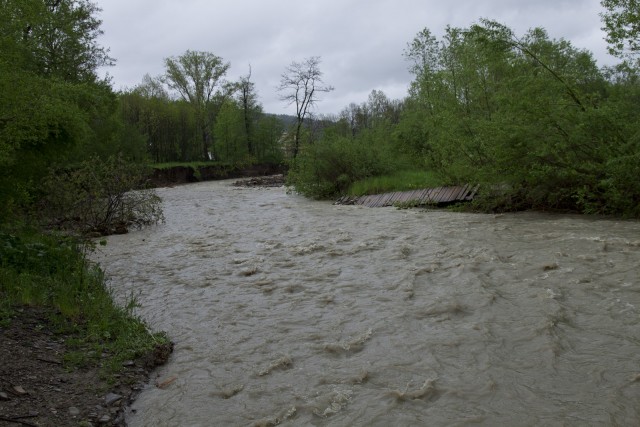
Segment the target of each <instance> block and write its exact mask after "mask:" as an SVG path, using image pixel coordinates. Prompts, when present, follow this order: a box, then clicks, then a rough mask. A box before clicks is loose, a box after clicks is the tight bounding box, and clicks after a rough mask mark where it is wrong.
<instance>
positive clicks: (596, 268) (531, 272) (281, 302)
mask: <svg viewBox="0 0 640 427" xmlns="http://www.w3.org/2000/svg"><path fill="white" fill-rule="evenodd" d="M158 193H159V195H160V196H161V197H162V198H163V206H164V210H165V216H166V223H165V224H162V225H159V226H156V227H151V228H147V229H143V230H140V231H135V232H132V233H130V234H127V235H120V236H111V237H109V238H108V244H107V245H106V246H104V247H99V249H98V251H97V252H96V254H95V259H96V260H97V261H99V262H100V264H101V265H102V267H103V268H104V269H105V270H106V272H107V274H108V275H109V277H110V281H109V284H110V286H111V287H112V289H113V292H114V295H115V297H116V299H117V300H119V301H120V302H122V303H124V302H125V301H127V300H128V299H129V298H130V297H131V296H135V297H136V298H137V300H138V302H139V303H140V307H139V308H138V309H137V311H136V313H137V314H138V315H139V316H140V317H141V318H143V319H144V320H145V321H146V322H147V323H148V324H149V325H150V327H151V328H152V329H153V330H164V331H166V332H167V333H168V335H169V336H170V338H171V339H172V340H173V341H174V342H175V351H174V353H173V355H172V356H171V358H170V360H169V363H168V364H167V365H165V366H163V367H161V368H160V369H159V370H158V371H157V372H156V373H155V375H156V377H154V378H153V383H152V384H150V385H149V387H148V388H146V389H145V390H144V391H143V392H142V393H141V394H140V396H139V397H138V399H137V400H136V401H135V403H134V405H133V410H132V411H131V412H130V414H129V415H128V418H127V422H128V423H129V425H130V426H254V425H255V426H272V425H285V426H422V425H430V426H431V425H433V426H450V425H452V426H463V425H483V426H501V425H504V426H529V425H530V426H574V425H575V426H601V425H619V426H636V425H640V281H639V278H638V276H639V274H638V273H639V272H640V267H639V266H640V223H638V222H632V221H622V220H603V219H595V218H588V217H580V216H567V215H550V214H544V213H517V214H504V215H483V214H467V213H453V212H448V211H439V210H422V209H412V210H399V209H396V208H367V207H361V206H335V205H332V204H331V203H329V202H317V201H310V200H308V199H305V198H303V197H301V196H298V195H295V194H288V193H287V192H286V191H285V189H284V188H267V189H264V188H262V189H255V188H241V187H234V186H233V185H232V183H231V181H217V182H205V183H198V184H191V185H186V186H179V187H175V188H161V189H159V190H158ZM156 384H159V385H161V386H162V387H157V385H156Z"/></svg>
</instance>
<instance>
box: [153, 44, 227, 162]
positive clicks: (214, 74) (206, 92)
mask: <svg viewBox="0 0 640 427" xmlns="http://www.w3.org/2000/svg"><path fill="white" fill-rule="evenodd" d="M165 67H166V73H165V81H166V82H167V84H168V86H169V88H171V89H173V90H175V91H177V92H178V94H179V95H180V97H182V99H184V100H185V101H186V102H188V103H189V104H190V105H191V106H192V107H193V109H194V111H195V113H196V121H197V126H198V130H199V132H200V135H201V138H202V139H201V143H202V146H201V149H202V157H203V159H204V160H209V159H210V154H209V149H210V148H211V146H212V144H211V142H212V141H211V124H212V123H213V120H214V119H215V114H214V113H213V110H212V106H213V103H214V99H215V98H216V97H217V98H219V99H218V101H219V102H220V105H222V102H223V101H224V99H226V98H227V97H228V96H229V95H230V94H231V93H232V92H233V90H234V88H233V87H232V86H231V85H229V84H226V83H225V82H224V81H223V80H222V78H223V77H224V75H225V74H226V73H227V70H228V69H229V67H230V64H229V63H228V62H227V63H224V62H223V61H222V58H220V57H219V56H216V55H214V54H212V53H209V52H196V51H191V50H187V51H186V52H185V53H184V54H183V55H181V56H179V57H172V58H166V59H165Z"/></svg>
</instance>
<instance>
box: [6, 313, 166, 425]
mask: <svg viewBox="0 0 640 427" xmlns="http://www.w3.org/2000/svg"><path fill="white" fill-rule="evenodd" d="M52 314H53V313H51V310H48V309H42V308H35V307H28V306H25V307H21V308H19V309H17V310H16V314H15V316H13V318H12V319H11V323H10V324H9V325H8V326H6V327H2V328H0V338H1V339H0V360H2V361H3V363H2V364H1V365H0V425H2V426H5V425H6V426H14V425H15V426H20V425H22V426H38V427H58V426H85V427H89V426H98V425H99V426H126V422H125V420H124V411H125V409H126V408H127V407H128V405H130V404H131V403H132V402H133V400H134V399H135V398H136V396H137V395H138V393H139V392H140V391H141V390H142V389H143V388H144V387H145V386H146V384H147V383H148V381H149V376H150V373H151V371H153V369H154V368H155V367H157V366H159V365H162V364H164V363H166V361H167V359H168V356H169V354H170V353H171V349H172V344H170V343H168V344H161V345H158V346H157V347H156V348H155V349H154V350H153V351H151V352H148V353H146V354H144V355H141V356H140V357H138V358H136V359H133V360H128V361H125V362H124V363H123V367H122V368H123V369H122V370H121V371H120V372H118V373H117V374H115V375H113V377H112V378H110V379H107V378H105V377H104V375H103V365H104V364H105V363H107V360H108V359H109V358H110V357H111V356H112V355H110V354H107V353H105V354H102V355H100V359H101V361H100V362H99V363H96V364H91V365H89V366H84V367H78V368H75V369H69V367H68V366H66V365H65V355H68V354H70V353H71V352H73V351H76V349H74V348H72V347H71V346H70V345H69V343H70V342H74V341H81V340H83V339H84V336H83V334H81V333H78V332H76V333H70V332H65V333H61V332H58V330H59V327H58V326H57V325H55V324H54V323H53V322H52V321H51V317H52Z"/></svg>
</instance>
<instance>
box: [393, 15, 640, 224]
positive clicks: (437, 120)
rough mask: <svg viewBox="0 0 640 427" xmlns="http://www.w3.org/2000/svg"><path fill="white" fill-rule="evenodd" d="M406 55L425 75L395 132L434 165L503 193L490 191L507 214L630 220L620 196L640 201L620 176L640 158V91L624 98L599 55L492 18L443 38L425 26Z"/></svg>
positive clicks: (457, 179) (450, 177)
mask: <svg viewBox="0 0 640 427" xmlns="http://www.w3.org/2000/svg"><path fill="white" fill-rule="evenodd" d="M407 57H408V59H410V60H411V61H412V62H413V67H412V71H413V72H414V73H415V74H416V79H415V81H414V82H413V84H412V87H411V99H410V101H409V102H407V104H406V105H407V108H406V110H405V111H404V112H403V119H402V121H401V123H400V125H399V126H398V129H397V133H396V136H397V138H398V142H399V144H400V145H401V147H403V149H404V151H405V152H407V153H413V154H414V155H417V156H421V157H422V159H423V161H424V165H425V166H426V167H427V168H428V169H432V170H434V171H436V172H438V173H439V174H440V175H441V176H442V177H444V178H445V180H446V181H448V182H452V183H461V182H476V183H482V184H484V185H483V188H485V189H492V188H495V189H499V191H498V192H496V193H495V194H494V192H493V191H492V190H485V191H487V192H488V193H489V194H493V196H492V197H493V199H494V200H495V202H496V207H497V206H500V208H501V209H502V208H504V206H503V205H504V203H507V202H508V203H511V208H513V209H519V208H537V209H562V210H580V211H583V212H598V213H613V212H616V213H618V214H620V213H625V214H631V211H630V210H629V209H631V205H625V204H624V203H621V201H620V200H618V202H616V199H622V198H626V199H627V200H634V199H635V198H637V194H638V193H637V192H635V193H633V192H632V193H627V192H628V191H637V189H634V188H632V187H633V186H630V185H628V184H623V181H624V179H622V177H623V176H624V177H626V178H625V179H628V178H629V177H630V176H632V174H633V169H632V168H631V167H632V164H633V162H632V161H630V160H629V159H633V158H635V157H634V156H635V155H636V154H637V152H638V151H637V146H635V145H633V144H631V143H630V142H629V141H630V140H631V138H632V135H634V134H635V132H637V130H638V129H637V125H635V123H637V119H636V118H637V113H638V109H637V107H632V108H631V110H627V111H625V107H623V105H626V106H627V107H629V106H630V104H629V102H627V101H623V99H624V98H627V97H628V96H629V94H631V93H637V91H635V90H634V91H629V92H627V93H625V94H623V93H621V92H617V94H616V95H617V96H614V90H615V88H614V87H612V85H611V83H610V82H609V81H607V80H606V79H605V76H604V75H603V74H602V73H601V72H600V70H598V68H597V66H596V64H595V62H594V60H593V58H592V56H591V54H590V53H588V52H585V51H582V50H578V49H575V48H574V47H572V46H571V44H570V43H569V42H567V41H565V40H550V39H549V38H548V36H547V34H546V32H545V31H544V30H542V29H533V30H531V31H529V32H528V33H527V34H525V35H524V36H523V37H521V38H518V37H516V36H515V35H514V34H513V33H512V31H511V30H510V29H508V28H506V27H505V26H503V25H500V24H497V23H495V22H492V21H483V22H482V23H481V24H479V25H474V26H472V27H471V28H468V29H458V28H448V29H447V31H446V34H445V36H444V38H443V40H442V41H440V42H438V41H437V40H436V39H435V38H434V37H432V36H431V35H430V33H429V32H428V31H427V30H425V31H423V32H421V33H420V34H419V35H418V36H417V37H416V40H415V41H414V43H412V44H411V45H410V47H409V51H408V52H407ZM618 96H619V97H618ZM634 96H635V95H634ZM622 116H626V117H628V118H629V120H631V121H630V122H626V120H621V119H620V118H621V117H622ZM629 123H631V125H630V124H629ZM616 171H617V172H616ZM614 174H615V176H614ZM625 193H626V196H623V194H625ZM486 202H488V199H487V200H486Z"/></svg>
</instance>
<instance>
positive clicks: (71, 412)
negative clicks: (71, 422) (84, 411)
mask: <svg viewBox="0 0 640 427" xmlns="http://www.w3.org/2000/svg"><path fill="white" fill-rule="evenodd" d="M69 415H71V416H72V417H77V416H78V415H80V409H78V408H76V407H75V406H72V407H70V408H69Z"/></svg>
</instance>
